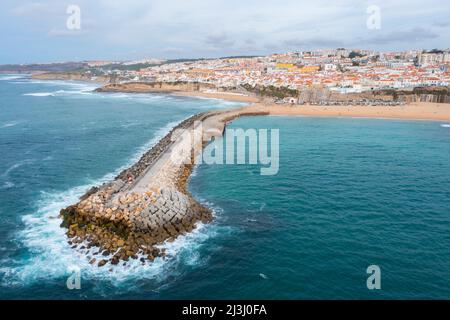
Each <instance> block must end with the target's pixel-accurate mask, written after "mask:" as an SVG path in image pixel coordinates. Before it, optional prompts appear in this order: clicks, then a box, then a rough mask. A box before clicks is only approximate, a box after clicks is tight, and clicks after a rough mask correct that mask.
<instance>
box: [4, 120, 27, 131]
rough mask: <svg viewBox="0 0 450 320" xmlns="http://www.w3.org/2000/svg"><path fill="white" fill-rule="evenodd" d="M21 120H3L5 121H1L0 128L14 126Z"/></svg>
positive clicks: (21, 121)
mask: <svg viewBox="0 0 450 320" xmlns="http://www.w3.org/2000/svg"><path fill="white" fill-rule="evenodd" d="M23 122H25V121H23V120H17V121H10V122H5V123H3V124H2V125H0V128H1V129H3V128H9V127H15V126H17V125H18V124H21V123H23Z"/></svg>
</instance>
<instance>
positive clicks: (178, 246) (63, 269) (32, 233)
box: [0, 122, 217, 295]
mask: <svg viewBox="0 0 450 320" xmlns="http://www.w3.org/2000/svg"><path fill="white" fill-rule="evenodd" d="M176 124H177V123H175V122H172V123H169V124H168V125H167V126H165V127H162V128H161V129H159V130H158V131H157V132H156V134H155V137H154V138H153V139H151V140H150V141H149V142H148V143H147V144H145V145H144V146H142V147H141V148H140V149H139V150H138V151H137V152H136V154H135V155H134V156H133V157H131V159H130V160H129V162H128V163H127V164H126V165H124V166H123V167H122V168H119V169H117V170H116V171H115V172H113V173H110V174H108V175H106V176H104V177H102V178H101V179H99V180H97V181H91V182H90V183H88V184H86V185H83V186H78V187H74V188H71V189H70V190H67V191H63V192H56V193H42V194H41V197H40V200H39V201H38V203H37V208H38V209H37V210H36V212H35V213H32V214H28V215H25V216H23V218H22V220H23V223H24V225H25V228H24V229H23V230H22V231H21V232H20V233H19V234H18V240H19V241H20V242H21V243H22V244H23V245H24V246H25V247H26V248H27V249H28V250H29V251H30V253H31V254H30V256H29V258H26V259H23V258H22V259H21V260H15V261H13V262H10V261H2V262H1V264H2V265H3V266H4V267H3V268H1V269H0V273H2V274H3V275H4V277H3V281H4V282H7V284H8V285H18V286H20V285H27V284H29V283H33V282H39V281H45V280H46V279H47V280H49V279H57V278H61V277H62V278H63V279H65V277H68V276H69V275H70V273H69V269H68V268H69V267H71V266H77V267H79V268H80V269H81V277H82V282H83V278H88V279H96V280H108V281H110V282H111V284H113V285H116V286H121V285H122V284H123V283H124V282H127V283H128V282H129V281H130V280H140V279H153V280H156V281H162V280H164V279H166V277H167V276H168V275H170V276H174V275H175V276H176V275H177V274H178V273H179V272H181V268H180V266H181V267H182V266H186V265H188V266H197V265H201V264H202V263H204V262H205V260H202V259H201V257H200V255H199V248H200V247H201V246H203V244H204V242H205V241H206V240H207V239H209V238H210V237H212V236H215V235H216V234H217V226H216V225H214V224H208V225H204V224H201V223H199V224H198V226H197V228H196V229H195V230H194V231H193V232H191V233H189V234H186V235H184V236H180V237H178V238H177V239H176V240H175V241H173V242H167V243H164V244H163V245H161V247H163V248H165V249H166V253H167V258H166V259H163V258H157V259H155V261H154V262H153V263H145V264H144V265H143V264H142V262H140V260H139V259H137V260H133V259H130V261H128V262H127V264H126V265H125V266H124V265H123V263H120V264H119V265H116V266H114V265H110V264H109V263H108V264H107V265H106V266H104V267H102V268H99V267H97V266H96V265H91V264H89V262H88V259H87V255H86V252H81V251H79V250H75V249H72V248H71V247H70V246H69V244H68V243H67V237H66V235H65V229H63V228H61V227H60V223H61V219H60V218H59V216H58V215H59V211H60V210H61V209H62V208H65V207H67V206H69V205H71V204H74V203H76V202H77V201H78V199H79V197H80V196H81V195H83V194H84V192H86V190H88V189H89V188H90V187H92V186H94V185H99V184H101V183H103V182H107V181H110V180H111V179H112V178H113V177H114V176H115V175H117V174H118V173H119V172H120V171H121V170H123V169H124V168H126V167H129V166H130V165H131V164H132V163H135V162H136V161H137V160H138V159H139V158H140V157H141V156H142V154H143V153H144V152H146V151H147V150H148V149H149V148H150V147H151V146H152V145H154V144H155V143H156V142H157V141H159V140H160V139H161V138H162V137H163V136H164V135H166V134H167V133H168V132H169V131H170V129H171V128H172V127H174V126H175V125H176ZM18 165H19V164H17V165H16V167H11V168H10V169H8V170H9V172H11V171H12V170H14V169H15V168H17V166H18ZM9 172H7V173H9ZM216 212H217V210H216ZM92 249H93V248H91V250H92ZM86 250H87V249H86ZM94 250H95V249H94ZM90 253H91V254H92V253H93V251H91V252H90ZM91 257H94V256H93V255H91ZM102 258H103V257H102ZM139 258H140V257H139ZM97 259H99V257H98V256H97ZM102 288H103V286H98V287H96V288H95V290H97V291H101V290H102ZM121 288H122V286H121ZM100 293H101V292H100ZM104 294H105V295H108V294H109V292H105V293H104Z"/></svg>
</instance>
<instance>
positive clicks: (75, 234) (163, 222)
mask: <svg viewBox="0 0 450 320" xmlns="http://www.w3.org/2000/svg"><path fill="white" fill-rule="evenodd" d="M244 109H245V108H243V109H241V110H242V111H236V110H231V111H230V110H225V111H219V112H217V111H211V112H206V113H200V114H197V115H194V116H192V117H190V118H188V119H186V120H184V121H183V122H181V123H180V124H178V125H177V126H176V127H175V128H173V129H172V130H171V132H170V133H169V134H167V135H166V136H165V137H164V138H162V139H161V140H160V141H159V142H158V143H157V144H156V145H155V146H154V147H152V148H151V149H150V150H149V151H148V152H146V153H145V154H144V155H143V156H142V157H141V158H140V160H139V161H138V162H137V163H136V164H134V165H132V166H131V167H130V168H128V169H126V170H123V171H122V172H121V173H120V174H119V175H118V176H117V177H116V178H115V179H114V180H113V181H111V182H109V183H105V184H103V185H102V186H100V187H94V188H92V189H90V190H89V191H88V192H87V193H86V194H85V195H83V196H82V197H81V198H80V201H79V202H78V203H77V204H75V205H72V206H69V207H67V208H65V209H62V210H61V212H60V215H61V218H62V220H63V222H62V224H61V227H64V228H67V232H66V234H67V237H68V243H69V245H71V246H72V248H73V249H78V250H82V251H83V252H85V253H86V255H87V259H88V260H89V262H90V263H91V264H96V265H97V266H99V267H102V266H104V265H106V264H107V263H111V264H112V265H116V264H119V263H122V264H124V265H125V264H126V263H127V261H128V260H129V259H138V258H140V260H141V262H142V263H146V262H148V261H153V260H154V259H155V258H156V257H164V256H165V251H164V249H160V248H159V247H158V245H160V244H162V243H163V242H165V241H172V240H174V239H175V238H176V237H178V236H179V235H182V234H185V233H187V232H190V231H192V230H193V229H194V228H195V226H196V224H197V223H198V222H204V223H207V222H210V221H211V220H212V218H213V215H212V212H211V210H210V209H208V208H206V207H204V206H203V205H201V204H200V203H198V202H197V201H196V200H195V199H194V198H193V197H192V196H191V195H190V194H189V192H188V190H187V181H188V178H189V176H190V174H191V172H192V169H193V167H194V164H193V161H192V162H191V163H183V164H174V163H172V162H171V161H168V160H166V159H167V158H168V157H169V154H170V152H172V151H173V150H172V148H176V145H177V143H181V142H180V141H179V140H180V139H177V138H176V139H175V140H173V133H174V132H175V130H178V129H183V130H186V129H190V128H193V126H194V125H195V124H196V123H199V122H202V123H203V122H204V121H205V120H206V119H210V118H214V119H215V118H218V120H217V121H218V122H216V120H215V121H214V122H213V123H218V124H219V127H220V128H219V131H220V129H222V132H223V128H224V126H225V123H226V122H228V121H231V120H232V119H234V118H236V117H238V116H240V115H242V114H243V113H245V111H244ZM256 114H259V113H255V112H251V113H249V114H248V115H256ZM264 114H266V113H264ZM208 121H210V120H208ZM209 138H210V136H208V134H207V140H206V141H205V140H204V139H205V137H203V136H202V137H200V140H199V143H201V146H200V148H201V147H203V146H204V145H205V144H207V143H208V141H209ZM194 150H195V149H194ZM191 152H192V154H193V152H194V151H193V150H191ZM192 159H193V158H192ZM152 170H154V171H155V172H151V171H152ZM141 179H144V180H145V183H144V182H142V180H141ZM147 180H148V181H147ZM140 185H143V186H144V187H142V186H140Z"/></svg>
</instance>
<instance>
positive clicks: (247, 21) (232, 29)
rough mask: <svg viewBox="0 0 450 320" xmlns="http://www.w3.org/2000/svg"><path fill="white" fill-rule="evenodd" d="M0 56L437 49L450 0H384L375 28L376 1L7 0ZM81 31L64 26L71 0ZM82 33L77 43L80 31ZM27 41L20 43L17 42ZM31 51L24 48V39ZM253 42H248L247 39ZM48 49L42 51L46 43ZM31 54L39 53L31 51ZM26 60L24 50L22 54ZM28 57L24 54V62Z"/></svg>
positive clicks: (444, 39) (447, 37) (447, 36)
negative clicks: (370, 20) (371, 16)
mask: <svg viewBox="0 0 450 320" xmlns="http://www.w3.org/2000/svg"><path fill="white" fill-rule="evenodd" d="M1 2H2V3H1V5H0V28H1V29H2V30H3V31H4V34H5V36H4V37H2V44H3V45H5V46H6V47H8V48H9V50H2V51H0V63H6V62H14V61H17V59H19V58H18V57H27V59H33V60H51V59H57V60H61V59H72V57H74V56H80V57H83V59H89V58H90V57H91V56H95V57H104V58H105V59H109V58H112V59H114V58H116V57H118V56H120V57H124V58H126V57H125V56H126V54H128V53H130V52H141V53H142V55H145V56H143V57H142V58H145V57H151V56H154V57H159V58H164V57H165V56H166V55H169V56H170V57H171V58H176V57H180V58H194V57H205V56H208V57H213V56H217V57H220V56H223V55H225V54H226V55H228V54H232V55H240V54H243V55H253V54H255V55H259V54H268V53H271V52H272V51H275V50H276V51H277V52H283V51H288V50H292V49H294V50H295V49H297V48H303V49H315V48H324V47H332V48H335V47H370V48H371V49H380V50H385V49H386V50H400V49H407V48H411V47H412V46H413V47H415V48H418V47H423V48H435V47H442V46H446V44H448V43H450V33H449V32H444V31H446V29H445V28H448V27H449V25H450V24H449V23H448V17H449V16H450V2H449V1H448V0H427V2H423V0H396V1H392V0H377V1H375V3H373V4H376V5H379V6H380V8H381V14H382V17H381V18H382V29H381V30H375V31H374V30H368V29H367V28H366V19H367V17H368V15H367V12H366V9H367V6H368V5H369V4H372V1H358V0H335V1H333V2H331V3H330V1H327V0H315V1H307V0H265V1H260V0H246V1H241V0H208V1H205V0H189V1H186V0H170V1H168V0H147V1H142V0H127V1H126V2H125V1H121V0H98V1H90V0H76V1H74V2H72V1H67V2H66V1H60V0H34V1H32V0H29V1H27V0H20V1H19V0H1ZM72 3H73V4H77V5H78V6H79V7H80V8H81V19H82V30H81V31H79V32H72V31H70V30H65V29H66V19H67V17H68V14H67V12H66V9H67V5H68V4H72ZM73 36H77V37H76V41H74V40H75V37H73ZM19 39H20V41H19ZM24 39H25V41H26V43H27V47H28V50H25V48H24V46H23V41H24ZM249 40H251V42H250V41H249ZM43 47H45V48H48V49H49V50H44V51H43V50H42V48H43ZM29 52H33V54H34V56H30V54H29ZM63 53H64V54H66V55H67V56H62V54H63ZM20 59H22V58H20ZM17 62H26V61H17Z"/></svg>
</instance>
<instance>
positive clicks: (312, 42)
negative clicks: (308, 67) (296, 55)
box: [284, 38, 345, 49]
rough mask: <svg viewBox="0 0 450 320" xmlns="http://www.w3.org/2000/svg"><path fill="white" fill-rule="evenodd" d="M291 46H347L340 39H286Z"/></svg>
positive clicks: (287, 44)
mask: <svg viewBox="0 0 450 320" xmlns="http://www.w3.org/2000/svg"><path fill="white" fill-rule="evenodd" d="M284 44H285V45H286V46H288V47H290V48H292V47H297V48H303V49H304V48H337V47H343V46H345V43H344V42H343V41H341V40H338V39H331V38H330V39H327V38H311V39H297V38H296V39H290V40H286V41H284Z"/></svg>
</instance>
